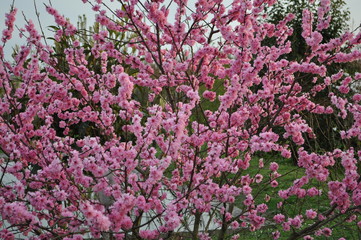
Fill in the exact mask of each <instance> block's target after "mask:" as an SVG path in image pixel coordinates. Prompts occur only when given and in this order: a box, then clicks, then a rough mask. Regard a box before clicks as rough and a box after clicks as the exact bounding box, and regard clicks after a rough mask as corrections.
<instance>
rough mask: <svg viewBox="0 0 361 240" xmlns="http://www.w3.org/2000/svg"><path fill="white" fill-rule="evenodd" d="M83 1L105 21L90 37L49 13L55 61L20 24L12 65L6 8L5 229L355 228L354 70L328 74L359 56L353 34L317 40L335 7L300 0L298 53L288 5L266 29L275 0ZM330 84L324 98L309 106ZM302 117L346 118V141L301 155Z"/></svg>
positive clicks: (174, 232)
mask: <svg viewBox="0 0 361 240" xmlns="http://www.w3.org/2000/svg"><path fill="white" fill-rule="evenodd" d="M83 2H84V3H87V4H92V5H93V10H94V11H95V12H96V13H97V17H96V21H97V22H98V23H99V24H100V25H101V26H102V28H101V29H103V31H99V32H97V33H94V34H93V35H92V36H91V41H92V42H91V44H88V43H87V42H86V41H80V39H79V36H84V35H83V34H80V30H78V29H77V28H76V27H75V26H74V25H72V24H71V23H70V22H69V21H67V20H66V18H65V17H64V16H62V15H60V14H59V13H58V12H57V11H56V10H55V9H53V8H52V7H51V6H47V7H46V10H47V12H48V13H49V14H51V15H53V16H54V19H55V22H56V24H57V28H56V32H55V35H54V39H55V41H57V42H59V43H60V42H62V41H63V43H64V44H66V45H63V46H66V48H65V49H64V53H63V54H64V55H63V57H64V58H63V59H62V58H61V57H59V52H56V51H55V48H53V47H52V46H50V45H47V44H45V43H44V42H43V41H42V36H41V34H39V33H38V31H37V30H36V28H35V26H34V24H33V23H32V21H28V23H27V24H26V26H25V29H23V30H22V32H21V34H23V35H24V37H26V44H25V45H24V46H22V47H21V48H20V50H19V51H18V52H17V53H16V54H15V57H14V60H13V61H9V60H7V59H6V57H5V56H4V52H3V49H4V46H5V44H6V43H7V42H8V40H9V39H10V38H11V36H12V32H13V28H14V20H15V14H16V9H12V10H11V12H10V13H9V14H8V15H7V16H6V29H5V30H4V31H3V34H2V42H3V45H2V46H1V47H0V59H1V64H0V87H1V91H0V96H1V99H0V136H1V137H0V147H1V150H2V152H3V155H4V157H2V158H1V161H0V166H1V172H0V184H1V185H0V193H1V195H0V215H1V218H2V220H4V221H2V223H0V224H1V225H0V226H1V231H0V237H1V238H4V239H14V238H15V237H16V236H20V234H22V235H23V236H27V237H29V238H32V239H83V238H91V237H93V238H103V239H160V238H163V239H171V238H177V237H178V238H179V237H185V238H192V239H211V237H216V238H217V239H226V238H231V239H238V238H240V237H242V236H246V234H249V231H252V232H256V233H259V234H261V232H262V234H267V236H268V237H271V236H272V237H273V238H274V239H277V238H279V237H283V238H289V239H299V238H305V239H312V238H313V236H314V235H316V236H321V235H323V236H330V235H331V234H334V235H336V236H342V234H344V233H345V232H344V231H343V230H344V227H345V226H347V227H352V229H359V228H360V227H361V221H360V220H361V219H360V210H361V182H360V157H361V151H357V149H356V148H355V147H357V145H356V146H352V145H354V144H350V143H351V140H352V143H354V142H355V141H354V140H355V139H361V131H360V127H361V114H360V110H361V105H360V101H361V95H360V94H358V93H355V92H353V91H352V84H356V83H357V81H358V80H360V79H361V74H360V73H355V74H352V75H349V74H347V73H345V72H343V71H339V72H338V73H336V74H329V69H328V68H329V66H330V65H331V64H332V63H348V62H352V61H356V60H359V59H361V52H360V51H357V50H355V49H354V46H356V45H357V44H360V43H361V34H360V33H358V34H354V33H350V32H346V33H344V34H342V35H341V36H340V37H338V38H335V39H332V40H330V41H323V37H322V34H321V33H320V32H321V31H322V30H325V29H327V28H328V26H329V23H330V20H331V16H329V15H328V11H329V9H330V5H329V4H330V1H329V0H321V1H316V2H315V1H313V0H310V4H316V5H317V6H318V15H317V16H313V14H311V12H310V11H309V10H308V9H304V11H303V21H302V28H303V33H302V37H303V38H304V39H305V41H306V43H307V45H308V50H307V52H306V54H305V56H304V58H303V59H301V60H297V61H296V60H292V61H289V60H288V58H287V55H288V54H289V53H290V51H291V42H290V41H288V39H289V36H291V35H292V29H291V28H289V27H288V23H289V22H290V21H291V20H292V19H293V17H294V16H293V14H289V15H287V17H286V18H285V19H283V20H281V21H280V22H278V23H277V24H271V23H269V22H267V16H266V15H265V10H264V8H265V7H269V6H272V5H273V4H274V2H275V1H274V0H263V1H262V0H254V1H251V0H242V1H236V0H235V1H233V2H232V3H231V4H229V3H228V2H227V1H224V2H223V1H221V0H208V1H205V0H199V1H197V2H196V3H195V5H194V6H193V5H192V4H191V3H187V1H185V0H183V1H181V0H174V1H162V0H158V1H140V0H139V1H137V0H130V1H127V0H119V1H118V5H119V8H118V9H117V10H115V9H112V8H110V7H109V6H108V5H107V3H105V2H103V1H102V0H96V1H94V2H91V1H87V0H83ZM170 9H176V11H175V14H173V15H174V16H170V15H172V14H170ZM315 23H316V24H315ZM114 33H118V35H114ZM119 33H120V34H119ZM121 33H124V34H125V35H127V34H128V37H124V34H121ZM112 34H113V35H112ZM120 35H121V36H123V37H121V38H112V36H120ZM270 40H271V41H274V42H275V43H276V44H275V45H273V46H269V44H266V43H269V42H270ZM60 63H61V64H60ZM304 76H307V77H312V78H311V79H312V81H310V82H309V85H308V87H307V88H308V89H311V90H310V91H309V90H305V89H304V87H303V85H302V86H301V84H300V81H302V78H303V77H304ZM331 86H332V87H333V88H332V89H335V88H334V86H338V88H337V90H336V91H333V92H331V93H330V94H329V95H328V96H327V97H328V99H329V101H327V102H326V103H325V104H324V105H322V104H320V103H316V102H315V101H313V99H315V96H317V95H320V94H323V93H324V92H325V91H324V90H325V89H330V88H331ZM307 113H314V114H320V115H331V114H333V115H334V116H335V118H337V119H338V121H340V122H342V121H343V119H345V118H346V117H348V116H349V117H350V118H349V119H351V121H350V122H345V123H344V124H343V125H344V129H335V131H336V132H337V134H338V136H339V137H340V138H342V139H343V144H342V145H341V146H339V148H338V149H334V150H332V151H328V152H310V151H308V149H307V148H305V144H306V143H305V142H307V141H308V140H310V139H314V138H316V139H317V138H322V136H317V135H316V134H315V133H314V129H312V128H311V127H310V124H309V122H307V120H306V119H305V118H304V117H303V116H304V115H305V114H307ZM85 125H86V131H85V130H84V131H83V130H82V128H83V127H84V126H85ZM290 143H294V144H295V145H296V146H297V166H294V165H292V164H289V165H287V163H288V162H289V161H290V160H289V158H290V156H291V153H290V149H289V144H290ZM262 157H263V158H262ZM286 165H287V168H285V167H284V166H286ZM355 232H357V231H355Z"/></svg>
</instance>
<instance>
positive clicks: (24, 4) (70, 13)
mask: <svg viewBox="0 0 361 240" xmlns="http://www.w3.org/2000/svg"><path fill="white" fill-rule="evenodd" d="M12 1H13V0H0V30H1V31H2V29H3V28H4V16H5V13H6V12H8V10H9V9H10V5H11V3H12ZM35 1H36V3H37V7H38V11H39V12H40V20H41V22H42V24H43V27H44V28H46V27H47V26H48V25H52V24H54V20H53V18H52V17H51V16H50V15H49V14H48V13H47V12H46V11H45V10H44V9H45V8H44V5H43V2H46V3H47V2H48V0H35ZM226 1H229V0H226ZM291 1H292V0H291ZM345 1H346V3H347V5H348V7H349V10H350V12H351V21H350V23H349V24H350V26H351V27H352V28H355V27H357V26H359V25H360V24H361V0H345ZM51 2H52V4H53V7H55V8H56V9H57V10H58V11H59V12H60V13H62V14H64V15H65V17H67V18H70V20H71V21H72V23H73V24H76V23H77V20H78V16H79V15H82V14H84V13H85V14H86V16H87V19H88V24H89V25H92V24H91V23H92V22H93V21H94V13H93V11H92V10H91V6H90V5H89V4H83V2H82V1H81V0H52V1H51ZM106 2H109V1H106ZM193 2H194V0H193ZM118 4H119V3H118ZM15 6H16V7H17V8H18V13H17V22H16V24H17V25H18V26H19V27H23V26H24V18H23V16H22V15H21V14H22V12H23V13H24V15H25V16H26V17H27V19H33V21H34V23H35V24H36V25H38V22H37V19H36V15H35V8H34V3H33V0H15ZM112 7H114V8H116V7H117V5H116V3H113V6H112ZM15 32H17V31H15ZM19 43H21V40H20V39H19V38H18V35H17V34H14V39H12V40H11V42H10V43H9V46H8V47H7V48H6V53H9V52H11V48H10V46H13V45H14V44H19Z"/></svg>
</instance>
